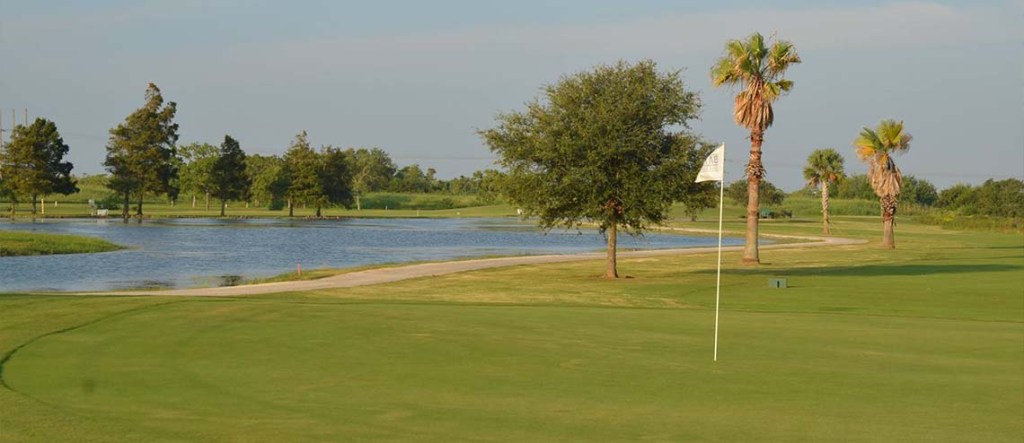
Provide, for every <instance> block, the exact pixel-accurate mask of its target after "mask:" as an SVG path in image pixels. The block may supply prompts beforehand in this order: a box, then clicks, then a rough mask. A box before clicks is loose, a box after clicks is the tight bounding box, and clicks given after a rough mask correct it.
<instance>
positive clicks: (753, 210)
mask: <svg viewBox="0 0 1024 443" xmlns="http://www.w3.org/2000/svg"><path fill="white" fill-rule="evenodd" d="M763 142H764V131H758V130H752V131H750V161H749V162H748V163H747V238H746V244H744V246H743V263H747V264H758V263H760V262H761V258H760V255H759V254H758V250H757V223H758V221H759V220H758V217H759V216H760V214H759V212H760V209H761V208H760V197H761V196H760V188H761V179H762V178H764V166H763V165H762V164H761V143H763Z"/></svg>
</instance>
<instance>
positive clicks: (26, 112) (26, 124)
mask: <svg viewBox="0 0 1024 443" xmlns="http://www.w3.org/2000/svg"><path fill="white" fill-rule="evenodd" d="M25 127H26V128H27V127H28V108H25Z"/></svg>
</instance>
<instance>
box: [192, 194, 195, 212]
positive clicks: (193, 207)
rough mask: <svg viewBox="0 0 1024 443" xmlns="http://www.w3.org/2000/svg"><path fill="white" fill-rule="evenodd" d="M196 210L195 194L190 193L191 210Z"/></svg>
mask: <svg viewBox="0 0 1024 443" xmlns="http://www.w3.org/2000/svg"><path fill="white" fill-rule="evenodd" d="M195 208H196V193H195V192H193V193H192V209H195Z"/></svg>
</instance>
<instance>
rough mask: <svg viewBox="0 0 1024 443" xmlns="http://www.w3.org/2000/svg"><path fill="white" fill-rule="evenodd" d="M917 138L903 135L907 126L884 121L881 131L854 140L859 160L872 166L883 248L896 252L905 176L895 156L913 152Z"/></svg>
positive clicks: (870, 173) (867, 130)
mask: <svg viewBox="0 0 1024 443" xmlns="http://www.w3.org/2000/svg"><path fill="white" fill-rule="evenodd" d="M912 138H913V137H911V135H910V134H909V133H907V132H904V131H903V122H902V121H899V122H897V121H896V120H882V122H881V123H879V125H878V129H877V130H874V131H872V130H871V128H867V127H865V128H864V129H863V130H862V131H860V137H857V140H854V142H853V145H854V146H855V147H856V148H857V156H858V157H860V160H861V161H863V162H865V163H867V164H868V180H870V181H871V188H872V189H874V190H875V194H876V195H878V198H879V200H880V202H881V206H882V228H883V229H882V247H884V248H889V249H893V248H895V247H896V240H895V238H894V237H893V231H892V227H893V219H894V217H895V216H896V205H897V203H899V197H900V185H901V184H902V183H903V175H902V174H900V168H897V167H896V162H894V161H893V159H892V156H893V155H894V154H902V153H904V152H906V151H907V150H909V149H910V140H911V139H912Z"/></svg>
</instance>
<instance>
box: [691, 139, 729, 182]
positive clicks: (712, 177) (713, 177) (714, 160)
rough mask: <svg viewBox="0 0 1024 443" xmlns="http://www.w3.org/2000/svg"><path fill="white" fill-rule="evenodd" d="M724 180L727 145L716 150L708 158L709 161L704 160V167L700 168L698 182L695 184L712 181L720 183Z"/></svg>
mask: <svg viewBox="0 0 1024 443" xmlns="http://www.w3.org/2000/svg"><path fill="white" fill-rule="evenodd" d="M724 178H725V145H722V146H719V147H718V148H717V149H715V151H714V152H712V153H711V155H709V156H708V159H707V160H704V166H701V167H700V172H698V173H697V180H696V181H695V183H700V182H710V181H719V182H720V181H722V180H723V179H724Z"/></svg>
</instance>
